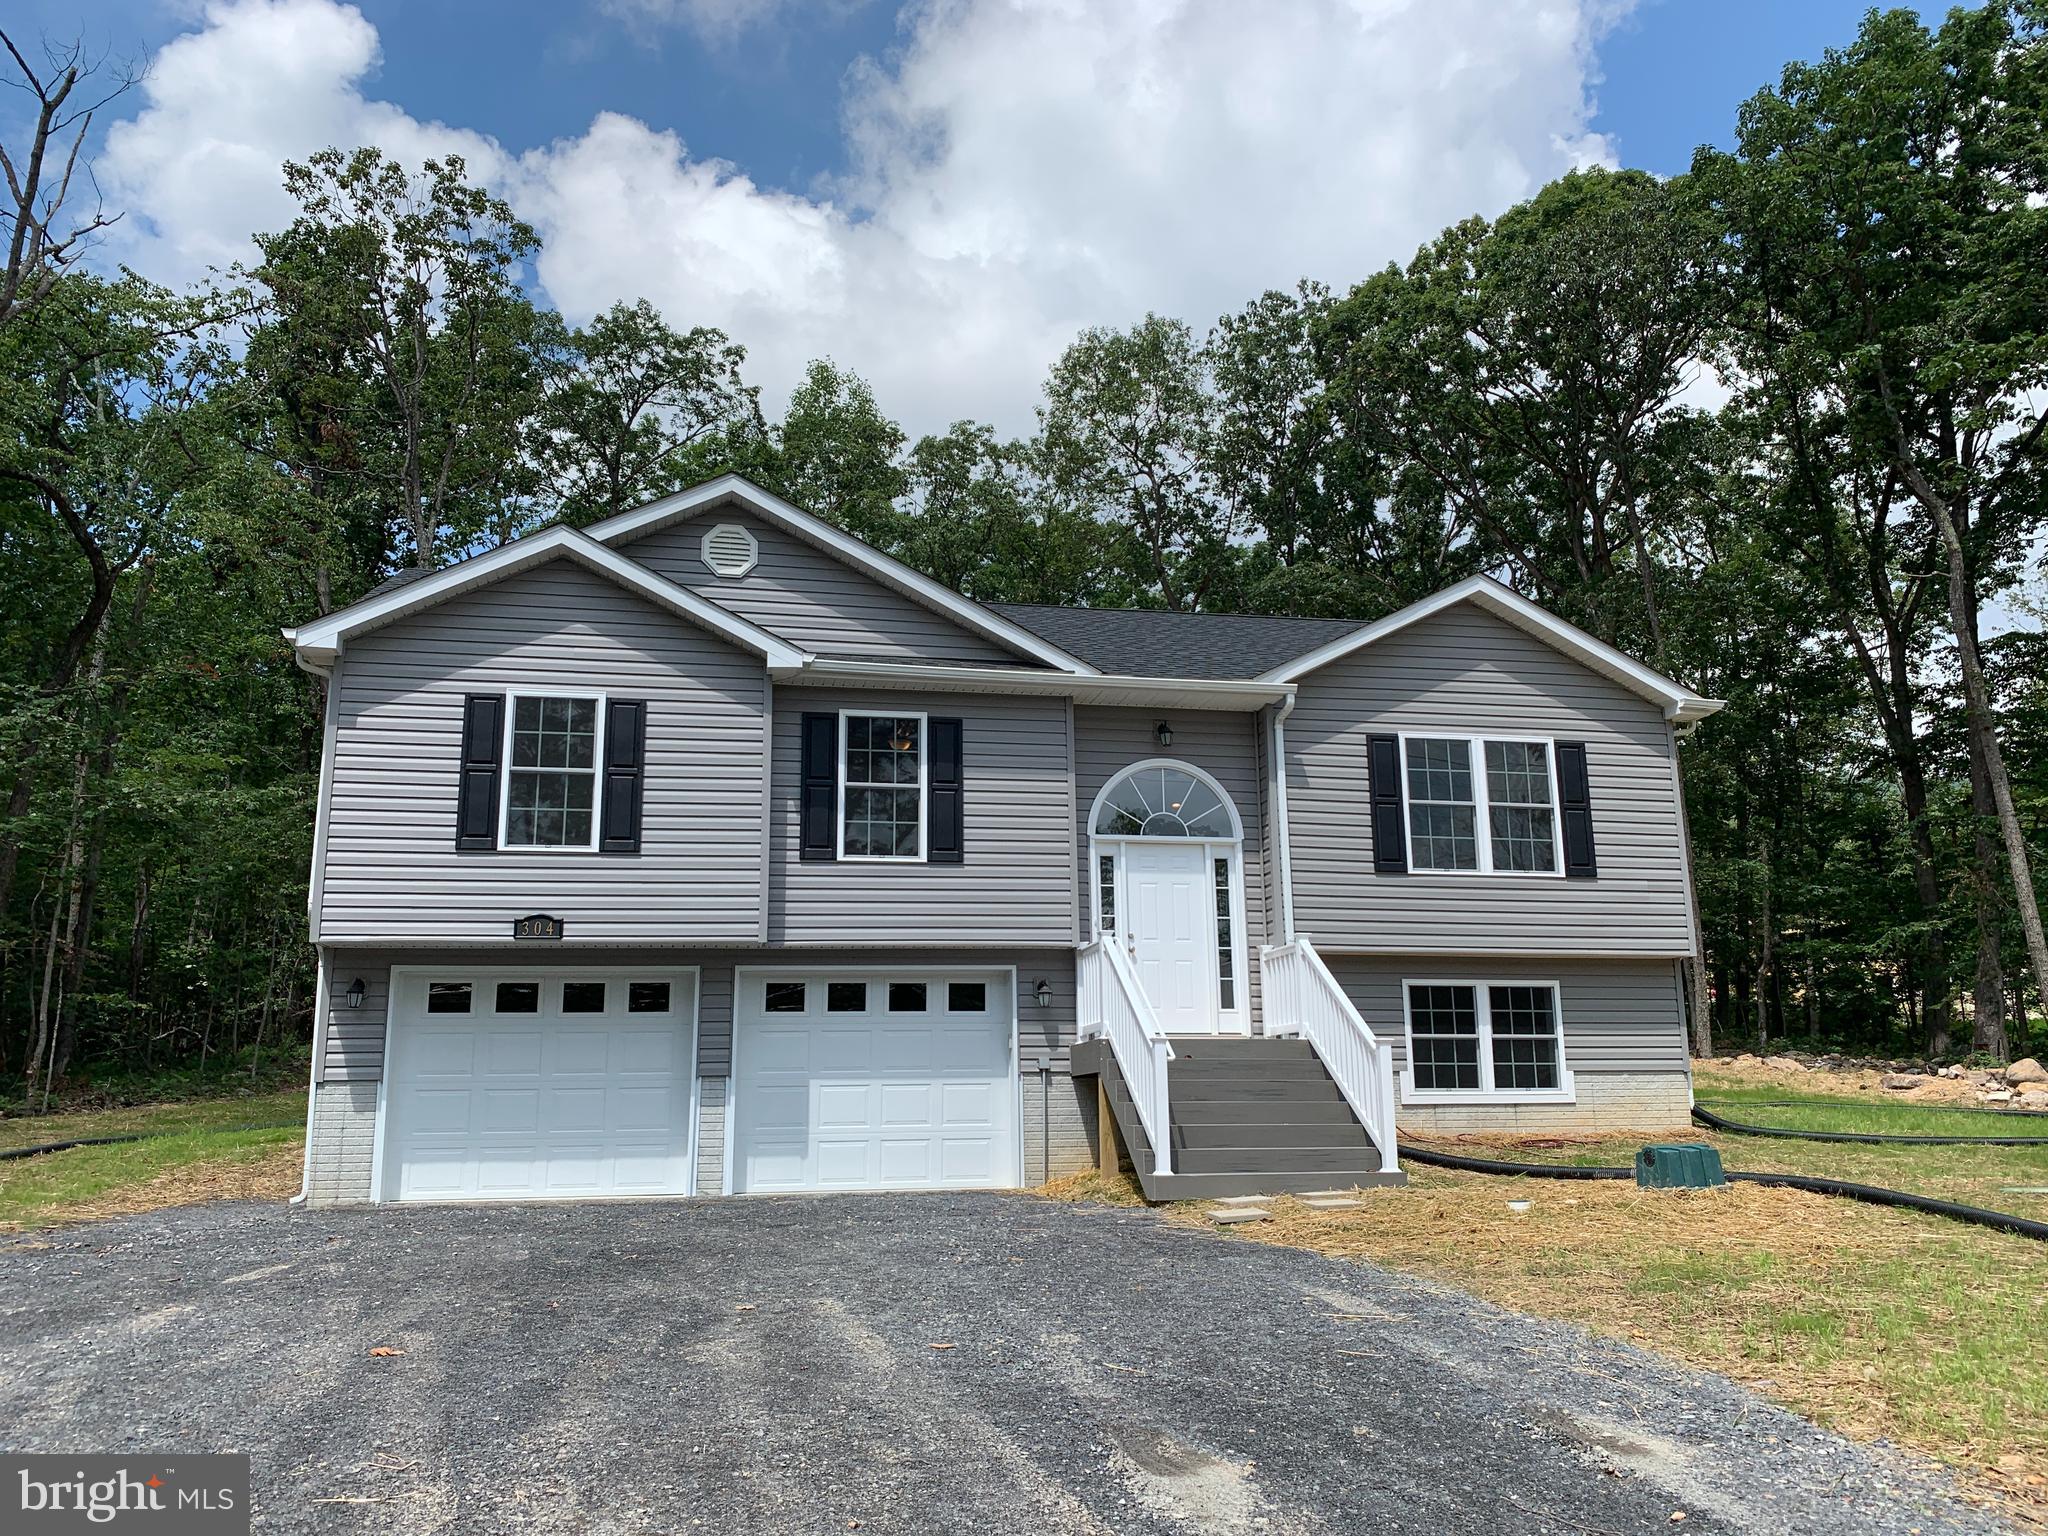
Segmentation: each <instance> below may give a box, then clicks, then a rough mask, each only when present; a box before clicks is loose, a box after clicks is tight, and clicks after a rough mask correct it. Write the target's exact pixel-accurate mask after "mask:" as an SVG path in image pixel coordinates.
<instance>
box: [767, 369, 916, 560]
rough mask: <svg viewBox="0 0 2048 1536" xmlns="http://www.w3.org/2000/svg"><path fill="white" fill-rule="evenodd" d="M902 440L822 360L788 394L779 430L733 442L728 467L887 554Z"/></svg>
mask: <svg viewBox="0 0 2048 1536" xmlns="http://www.w3.org/2000/svg"><path fill="white" fill-rule="evenodd" d="M903 443H904V436H903V429H902V428H901V427H899V426H898V425H896V423H895V422H893V421H891V420H890V419H889V418H888V417H887V416H885V415H884V414H883V413H882V409H881V407H880V406H878V405H877V404H876V403H875V392H874V390H873V389H872V388H871V387H870V386H869V384H868V382H867V380H865V379H863V378H861V377H860V375H858V374H856V373H852V372H849V371H847V370H846V369H843V368H841V367H839V366H838V365H837V364H836V363H834V362H833V361H832V360H831V359H830V358H823V359H820V360H819V361H817V362H814V363H812V364H811V365H810V367H809V368H808V369H806V370H805V372H804V378H803V382H802V383H801V384H799V385H797V387H796V388H795V389H794V390H792V391H791V392H790V397H789V409H788V410H787V411H785V412H784V413H783V417H782V422H781V425H780V426H779V427H777V428H775V429H774V430H773V431H772V432H771V433H769V434H768V436H767V437H766V438H765V439H763V440H761V441H760V442H759V443H758V444H757V445H750V444H748V443H747V442H746V441H745V440H744V438H742V439H741V441H739V442H738V443H736V444H735V447H736V449H737V450H738V451H737V453H736V455H735V457H736V460H737V465H736V467H740V468H742V469H746V470H750V471H751V472H752V474H753V476H754V478H755V479H757V480H759V481H760V482H761V483H762V484H764V485H766V486H767V487H768V488H769V489H770V490H773V491H775V492H777V493H778V494H780V495H782V496H785V497H787V498H788V499H789V500H790V501H793V502H795V503H796V504H797V505H798V506H800V507H802V508H803V509H804V510H805V511H807V512H814V513H816V514H817V515H818V516H820V517H822V518H824V519H825V520H826V521H827V522H830V523H834V524H837V525H838V526H839V527H841V528H844V529H846V531H847V532H849V533H851V534H853V535H855V536H856V537H858V538H862V539H866V540H867V541H868V542H869V543H870V544H875V545H878V546H879V547H881V548H883V549H889V548H891V547H893V546H894V545H895V544H896V542H897V541H898V539H899V538H900V537H901V535H902V520H901V517H900V515H899V514H898V512H897V510H896V498H897V497H899V496H901V495H902V494H903V493H904V491H905V489H906V488H907V484H908V482H907V481H906V479H905V476H904V472H903V466H902V464H901V462H900V455H901V454H902V452H903ZM750 449H751V454H750V452H749V450H750ZM750 457H751V459H752V462H751V463H750V462H749V458H750Z"/></svg>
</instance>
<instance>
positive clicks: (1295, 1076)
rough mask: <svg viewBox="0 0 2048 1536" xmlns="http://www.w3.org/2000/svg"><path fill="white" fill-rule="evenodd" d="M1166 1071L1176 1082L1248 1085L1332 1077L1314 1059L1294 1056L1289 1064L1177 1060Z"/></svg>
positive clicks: (1204, 1058) (1205, 1058)
mask: <svg viewBox="0 0 2048 1536" xmlns="http://www.w3.org/2000/svg"><path fill="white" fill-rule="evenodd" d="M1166 1071H1167V1076H1168V1077H1169V1078H1171V1079H1172V1080H1173V1081H1174V1082H1181V1081H1184V1080H1188V1079H1194V1078H1201V1079H1209V1078H1228V1079H1231V1080H1232V1081H1236V1082H1245V1083H1260V1082H1294V1081H1297V1080H1299V1079H1303V1078H1308V1079H1315V1080H1321V1079H1324V1078H1327V1077H1328V1076H1329V1075H1330V1074H1329V1073H1327V1072H1325V1071H1324V1070H1323V1064H1322V1063H1321V1062H1320V1061H1317V1060H1315V1059H1314V1058H1310V1059H1308V1060H1306V1061H1303V1060H1296V1059H1294V1058H1291V1057H1290V1058H1289V1059H1288V1060H1286V1061H1218V1060H1216V1059H1215V1058H1213V1057H1207V1056H1198V1057H1194V1058H1192V1059H1190V1058H1186V1057H1176V1058H1175V1059H1174V1062H1173V1064H1172V1065H1171V1066H1170V1067H1168V1068H1167V1069H1166Z"/></svg>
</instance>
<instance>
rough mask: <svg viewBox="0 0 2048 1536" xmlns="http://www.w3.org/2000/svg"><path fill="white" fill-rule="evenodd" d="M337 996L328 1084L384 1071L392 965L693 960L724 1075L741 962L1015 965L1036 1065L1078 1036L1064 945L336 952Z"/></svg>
mask: <svg viewBox="0 0 2048 1536" xmlns="http://www.w3.org/2000/svg"><path fill="white" fill-rule="evenodd" d="M328 964H329V969H330V970H331V971H332V973H333V977H334V982H333V988H332V992H333V997H332V1005H331V1011H330V1012H329V1014H328V1019H329V1024H328V1031H327V1037H326V1049H325V1052H324V1054H323V1056H322V1059H321V1073H320V1076H321V1080H322V1081H323V1082H369V1083H373V1082H376V1081H378V1080H379V1079H381V1078H382V1077H383V1075H384V1058H385V1039H386V1020H387V1017H388V1000H389V998H390V995H391V968H392V967H393V966H394V965H415V966H435V967H444V968H446V969H447V971H448V972H449V974H450V975H451V976H457V975H460V974H461V973H462V972H463V971H464V970H465V969H483V968H487V967H502V966H507V965H518V966H527V965H531V966H532V967H533V968H534V969H536V970H546V969H548V968H550V967H558V966H574V967H578V968H582V969H592V968H602V967H605V966H611V965H617V966H620V967H626V966H673V967H694V968H696V970H697V973H698V976H697V1072H698V1075H699V1076H702V1077H706V1078H724V1077H727V1076H730V1075H731V1072H732V1028H733V1001H732V1000H733V971H734V969H735V967H738V966H784V967H798V968H801V967H815V966H835V965H837V966H846V965H857V966H862V967H872V968H875V969H880V970H886V969H888V968H889V967H891V966H896V965H901V966H905V967H911V966H926V967H929V966H941V965H943V966H956V967H987V968H990V969H994V968H997V967H1008V966H1015V967H1016V970H1017V1050H1018V1058H1019V1061H1020V1062H1021V1063H1022V1065H1023V1066H1024V1068H1025V1069H1026V1070H1028V1071H1036V1070H1037V1064H1038V1060H1039V1059H1040V1058H1041V1057H1043V1058H1045V1059H1046V1060H1048V1061H1049V1062H1050V1063H1051V1064H1052V1066H1053V1068H1054V1070H1056V1071H1059V1072H1064V1071H1066V1069H1067V1053H1068V1051H1069V1050H1070V1049H1071V1048H1072V1046H1073V1043H1074V1029H1075V1018H1076V1013H1075V1000H1074V952H1073V950H1072V949H1070V948H1064V947H1063V948H1057V949H1015V948H999V949H946V950H932V949H916V950H911V949H895V950H880V951H878V950H872V949H831V948H802V949H742V950H735V949H616V950H601V951H592V950H585V951H583V952H581V953H576V952H574V951H566V950H560V949H547V950H527V949H522V950H518V951H507V950H504V949H487V950H486V949H472V950H450V949H440V950H349V949H340V950H331V951H329V954H328ZM357 977H361V978H362V979H363V982H364V990H365V992H366V994H367V996H366V998H365V1000H364V1004H363V1006H362V1008H360V1009H356V1010H351V1009H349V1008H347V1007H346V1005H345V1004H344V1002H343V1000H342V996H343V994H344V993H345V992H346V991H347V990H348V985H349V983H350V982H351V981H353V980H354V979H355V978H357ZM1041 977H1043V978H1044V979H1045V981H1046V984H1047V986H1048V989H1049V990H1050V992H1051V997H1052V1001H1051V1002H1050V1004H1049V1005H1048V1006H1046V1007H1043V1008H1041V1007H1039V1006H1038V1004H1037V1001H1036V997H1035V993H1036V990H1037V986H1038V981H1039V979H1040V978H1041Z"/></svg>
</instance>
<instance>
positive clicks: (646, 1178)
mask: <svg viewBox="0 0 2048 1536" xmlns="http://www.w3.org/2000/svg"><path fill="white" fill-rule="evenodd" d="M695 1018H696V979H695V974H694V973H693V972H690V971H642V970H631V971H607V972H570V973H568V974H566V975H565V974H560V973H555V974H550V973H548V972H545V971H542V972H538V973H536V972H534V971H523V972H521V971H511V970H491V971H442V970H433V971H428V970H424V969H422V970H410V969H401V970H397V971H394V972H393V975H392V997H391V1033H390V1040H391V1061H390V1064H389V1069H388V1071H387V1073H386V1079H385V1105H384V1152H383V1167H384V1174H383V1182H382V1186H381V1188H382V1191H383V1196H384V1198H385V1199H387V1200H564V1199H588V1198H591V1197H596V1196H605V1195H614V1196H625V1195H680V1194H687V1193H688V1192H689V1189H690V1085H691V1082H692V1080H693V1075H694V1067H693V1058H694V1052H695Z"/></svg>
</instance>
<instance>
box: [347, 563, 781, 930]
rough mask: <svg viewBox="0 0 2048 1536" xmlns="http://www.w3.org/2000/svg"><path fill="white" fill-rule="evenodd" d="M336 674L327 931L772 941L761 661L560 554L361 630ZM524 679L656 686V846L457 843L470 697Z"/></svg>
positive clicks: (650, 785)
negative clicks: (531, 931) (554, 931)
mask: <svg viewBox="0 0 2048 1536" xmlns="http://www.w3.org/2000/svg"><path fill="white" fill-rule="evenodd" d="M334 687H335V689H336V690H337V693H338V697H339V707H338V710H337V721H336V729H335V742H334V747H333V751H334V777H333V788H332V793H331V796H330V809H329V820H328V829H327V839H326V860H325V864H324V869H323V872H322V880H321V889H320V891H319V893H318V894H319V929H318V936H319V938H320V939H321V940H322V941H324V942H328V943H335V942H343V943H378V942H383V943H416V942H421V941H436V940H439V941H449V942H463V941H471V942H476V941H482V942H496V941H504V940H506V939H509V937H510V934H511V924H512V920H513V919H514V918H516V917H519V916H521V915H523V914H525V913H529V912H549V913H553V914H555V915H557V916H560V917H561V918H562V919H563V920H564V934H565V943H566V944H567V945H569V946H577V945H581V944H588V943H632V942H640V943H650V942H654V943H658V942H673V941H690V940H694V941H699V942H702V941H707V940H725V941H728V942H732V941H747V940H753V939H757V938H758V937H759V934H760V913H761V888H762V883H763V882H762V874H763V869H762V863H763V857H762V835H761V818H762V803H761V791H760V785H761V776H762V774H763V772H764V764H763V755H764V752H765V750H766V745H767V741H766V737H767V733H766V722H767V674H766V671H765V669H764V667H763V665H762V662H761V659H760V658H759V657H757V656H755V655H753V654H751V653H749V652H746V651H742V650H740V649H738V648H736V647H734V646H732V645H730V644H728V643H727V642H726V641H724V640H722V639H720V638H718V637H716V636H714V635H712V634H710V633H709V632H708V631H705V630H702V629H699V628H698V627H696V626H695V625H693V624H691V623H689V622H688V621H687V620H684V619H681V618H678V617H676V616H675V615H673V614H671V613H669V612H667V611H666V610H664V609H661V608H657V607H655V606H654V605H652V604H650V603H648V602H646V601H644V600H643V599H641V598H638V597H635V596H633V595H631V594H629V593H626V592H624V591H622V590H621V589H620V588H619V587H617V586H616V585H614V584H613V583H612V582H610V581H607V580H605V579H604V578H603V577H601V576H598V575H596V574H594V573H592V572H590V571H588V570H586V569H584V568H583V567H581V566H578V565H576V564H574V563H573V562H570V561H566V560H556V561H553V562H551V563H549V564H547V565H544V566H541V567H540V568H538V569H536V570H532V571H528V572H524V573H522V574H520V575H517V576H513V577H510V578H508V579H506V580H505V581H502V582H499V583H497V584H496V585H494V586H491V587H488V588H485V589H483V590H481V591H477V592H473V593H470V594H467V595H465V596H462V597H458V598H454V599H452V600H450V601H448V602H446V603H442V604H440V605H438V606H436V607H433V608H430V609H427V610H426V611H424V612H422V613H419V614H416V615H413V616H411V617H409V618H406V619H404V620H402V621H400V622H398V623H396V624H392V625H390V626H388V627H386V628H383V629H379V630H375V631H372V632H371V633H370V634H367V635H365V636H363V637H362V638H360V639H358V640H355V641H353V642H351V643H350V645H349V647H348V650H347V651H346V653H345V654H344V655H343V657H342V660H341V663H340V665H339V667H338V668H337V670H336V675H335V680H334ZM521 687H539V688H551V689H557V690H559V689H564V688H588V689H590V690H591V691H592V692H593V693H597V692H602V693H604V694H606V695H608V696H610V697H614V698H635V699H645V700H646V701H647V706H648V710H647V761H646V776H645V781H644V799H643V813H642V826H641V847H640V852H638V853H637V854H620V853H611V854H603V853H595V852H590V853H583V852H577V853H569V852H543V851H539V850H511V849H501V850H490V851H484V852H466V853H464V852H457V851H456V848H455V799H456V780H457V759H458V756H459V754H460V751H461V745H462V719H463V696H464V695H465V694H467V693H481V692H491V693H496V692H513V691H516V690H518V689H519V688H521Z"/></svg>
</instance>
